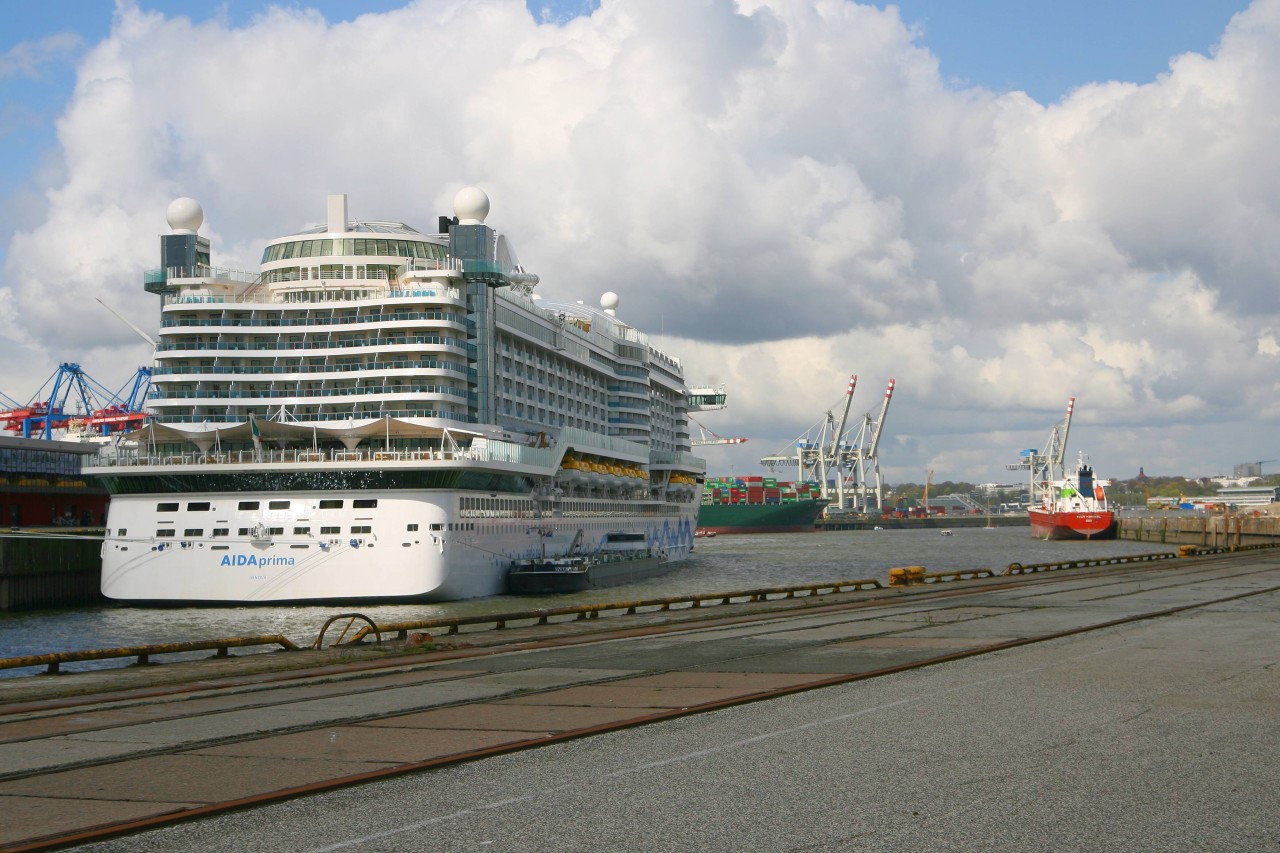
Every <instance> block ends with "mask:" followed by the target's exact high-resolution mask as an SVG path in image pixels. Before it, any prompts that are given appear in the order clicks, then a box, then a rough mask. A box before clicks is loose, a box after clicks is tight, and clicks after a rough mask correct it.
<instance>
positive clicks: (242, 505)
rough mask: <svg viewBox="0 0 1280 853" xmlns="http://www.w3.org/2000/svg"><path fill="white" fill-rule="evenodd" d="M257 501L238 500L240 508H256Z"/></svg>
mask: <svg viewBox="0 0 1280 853" xmlns="http://www.w3.org/2000/svg"><path fill="white" fill-rule="evenodd" d="M257 508H258V502H257V501H240V509H257Z"/></svg>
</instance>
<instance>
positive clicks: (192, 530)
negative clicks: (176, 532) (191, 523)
mask: <svg viewBox="0 0 1280 853" xmlns="http://www.w3.org/2000/svg"><path fill="white" fill-rule="evenodd" d="M182 535H183V536H184V537H186V538H187V539H196V538H199V537H201V536H203V535H204V528H202V527H188V528H187V529H186V530H184V531H182Z"/></svg>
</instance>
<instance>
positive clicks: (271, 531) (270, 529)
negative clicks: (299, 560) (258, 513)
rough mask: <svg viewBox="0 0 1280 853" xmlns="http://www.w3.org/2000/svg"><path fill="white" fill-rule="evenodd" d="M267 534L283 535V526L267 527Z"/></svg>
mask: <svg viewBox="0 0 1280 853" xmlns="http://www.w3.org/2000/svg"><path fill="white" fill-rule="evenodd" d="M267 534H268V535H269V536H283V535H284V528H283V527H268V528H267Z"/></svg>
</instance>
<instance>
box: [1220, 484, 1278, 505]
mask: <svg viewBox="0 0 1280 853" xmlns="http://www.w3.org/2000/svg"><path fill="white" fill-rule="evenodd" d="M1275 499H1276V488H1275V486H1234V487H1229V488H1225V489H1218V501H1219V502H1221V503H1225V504H1235V505H1236V506H1267V505H1268V504H1271V503H1274V502H1275Z"/></svg>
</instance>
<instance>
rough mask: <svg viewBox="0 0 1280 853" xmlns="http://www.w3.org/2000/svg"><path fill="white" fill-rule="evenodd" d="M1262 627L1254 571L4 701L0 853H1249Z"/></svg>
mask: <svg viewBox="0 0 1280 853" xmlns="http://www.w3.org/2000/svg"><path fill="white" fill-rule="evenodd" d="M1277 629H1280V552H1277V551H1274V550H1271V549H1266V550H1257V551H1250V552H1247V553H1237V554H1229V555H1219V556H1210V557H1194V558H1186V559H1177V560H1165V561H1160V562H1151V563H1134V564H1125V565H1112V566H1104V567H1094V568H1081V569H1067V570H1062V571H1056V572H1052V573H1044V574H1035V575H1026V576H1018V577H997V578H987V579H980V580H967V581H962V582H956V583H945V584H936V585H928V586H914V587H906V588H897V589H892V590H878V591H864V592H850V593H841V594H839V595H832V596H823V597H821V598H814V599H788V600H777V601H770V602H760V603H757V604H751V605H742V606H738V605H728V606H724V607H711V608H706V609H705V610H703V611H701V612H688V611H676V612H670V613H665V614H654V613H641V614H636V615H634V616H620V617H610V618H608V619H601V620H593V621H591V622H587V623H584V622H573V623H553V624H550V625H545V626H537V627H527V628H517V629H509V630H506V631H502V632H488V633H486V634H484V635H463V636H462V637H460V638H451V639H454V640H455V645H454V647H453V648H443V647H442V648H438V649H436V650H434V651H430V652H421V653H412V654H398V655H393V654H388V653H385V652H383V653H378V652H376V651H373V650H348V651H340V652H323V653H315V654H314V655H312V653H287V654H280V655H258V656H249V657H241V658H232V659H230V660H220V661H205V662H199V663H183V664H163V665H161V666H156V667H147V668H141V669H129V670H116V671H109V672H99V673H85V674H80V675H68V676H58V677H31V678H25V679H7V680H5V681H8V682H13V684H5V683H4V682H0V702H3V703H4V704H3V705H2V706H0V849H7V850H21V849H49V848H51V847H54V846H58V845H62V846H66V845H70V844H75V843H82V846H83V847H84V849H92V850H103V851H108V850H121V851H123V850H130V851H136V850H143V851H145V850H194V849H203V850H211V851H217V850H228V851H230V850H235V851H246V850H249V851H252V850H343V849H360V850H364V851H369V850H373V851H378V850H387V851H391V850H406V849H413V848H418V847H422V848H425V849H430V850H433V851H434V850H442V851H451V850H475V849H477V848H482V849H491V850H526V851H527V850H583V851H586V850H592V851H600V850H628V851H632V850H635V851H647V850H655V851H657V850H663V851H669V850H677V849H679V850H801V849H803V850H877V851H878V850H888V851H894V850H1010V851H1013V850H1018V851H1022V850H1126V851H1127V850H1275V849H1277V848H1280V799H1278V798H1276V797H1275V796H1274V791H1275V790H1276V787H1277V783H1278V782H1280V762H1278V761H1277V758H1280V737H1278V735H1280V714H1278V713H1277V711H1280V681H1278V680H1277V678H1276V673H1277V671H1280V643H1277V641H1276V638H1277V636H1280V632H1278V630H1277ZM308 655H312V656H311V657H308ZM339 657H342V658H345V659H338V658H339ZM255 658H258V660H255ZM268 659H270V660H268ZM299 667H300V668H299ZM161 672H163V673H165V675H164V677H163V678H162V677H160V676H159V673H161ZM86 682H88V683H90V685H91V686H90V691H89V692H88V693H86V692H84V691H85V688H86ZM175 818H178V819H182V822H177V823H172V825H161V824H163V823H165V822H167V821H171V820H172V819H175ZM195 818H199V819H198V820H197V819H195ZM152 826H158V828H150V827H152ZM126 831H128V832H132V833H133V834H130V835H128V836H123V837H119V838H115V839H108V840H96V839H98V838H99V837H101V836H102V834H103V833H111V832H116V833H119V832H126Z"/></svg>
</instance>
